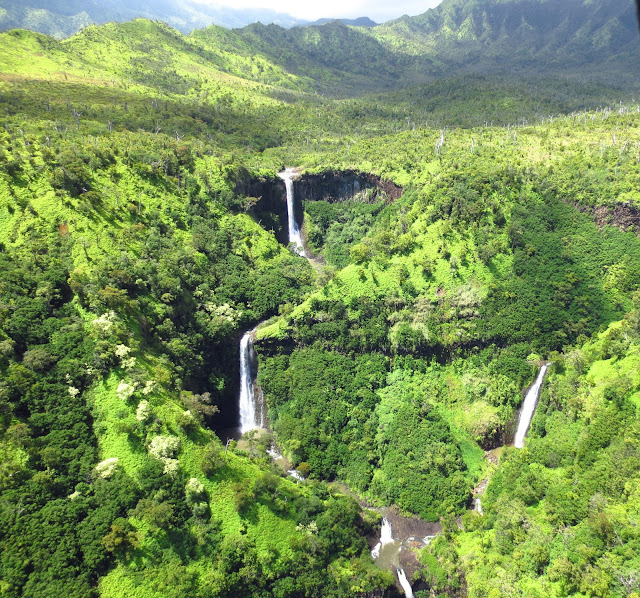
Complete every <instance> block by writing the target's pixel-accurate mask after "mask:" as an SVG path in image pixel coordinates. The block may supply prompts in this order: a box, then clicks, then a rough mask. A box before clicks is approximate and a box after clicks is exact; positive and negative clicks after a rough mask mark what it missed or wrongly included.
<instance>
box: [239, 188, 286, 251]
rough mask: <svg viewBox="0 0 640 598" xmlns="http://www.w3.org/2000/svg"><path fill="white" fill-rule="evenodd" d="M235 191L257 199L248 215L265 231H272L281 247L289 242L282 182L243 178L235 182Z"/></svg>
mask: <svg viewBox="0 0 640 598" xmlns="http://www.w3.org/2000/svg"><path fill="white" fill-rule="evenodd" d="M235 191H236V193H237V194H238V195H244V196H246V197H255V198H258V201H257V202H256V203H255V204H254V205H253V206H252V207H251V208H250V209H249V213H250V214H251V215H252V216H253V217H254V218H255V219H256V220H257V221H258V222H260V224H261V225H262V226H263V227H264V228H265V229H266V230H272V231H273V232H274V234H275V235H276V239H278V241H279V242H280V243H282V244H283V245H286V244H287V243H288V242H289V231H288V228H287V197H286V191H285V187H284V181H282V180H281V179H280V178H278V177H273V178H260V179H252V178H248V177H247V178H243V179H242V180H240V181H238V182H236V188H235Z"/></svg>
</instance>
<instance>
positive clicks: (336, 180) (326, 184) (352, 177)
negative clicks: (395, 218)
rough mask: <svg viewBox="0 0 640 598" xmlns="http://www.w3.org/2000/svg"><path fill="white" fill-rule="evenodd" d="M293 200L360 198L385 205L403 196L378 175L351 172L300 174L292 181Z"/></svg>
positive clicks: (332, 200) (391, 184)
mask: <svg viewBox="0 0 640 598" xmlns="http://www.w3.org/2000/svg"><path fill="white" fill-rule="evenodd" d="M294 185H295V192H296V197H297V198H299V199H301V200H307V201H318V200H324V201H329V202H340V201H347V200H350V199H360V200H362V201H366V202H369V203H373V202H374V201H379V200H380V199H383V200H384V201H386V202H387V203H390V202H392V201H395V200H396V199H398V198H399V197H400V196H401V195H402V191H403V190H402V187H399V186H398V185H396V184H395V183H393V182H391V181H385V180H382V179H381V178H380V177H379V176H377V175H374V174H369V173H358V172H354V171H344V172H332V171H327V172H323V173H321V174H303V175H301V176H300V177H299V178H298V179H297V180H296V181H295V184H294Z"/></svg>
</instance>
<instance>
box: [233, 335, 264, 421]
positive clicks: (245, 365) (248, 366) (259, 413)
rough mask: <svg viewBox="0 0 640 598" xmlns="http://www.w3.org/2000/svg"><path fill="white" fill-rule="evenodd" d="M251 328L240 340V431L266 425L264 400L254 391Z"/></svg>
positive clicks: (254, 358)
mask: <svg viewBox="0 0 640 598" xmlns="http://www.w3.org/2000/svg"><path fill="white" fill-rule="evenodd" d="M254 333H255V330H251V331H249V332H247V333H245V335H244V336H243V337H242V340H241V341H240V400H239V406H240V433H241V434H244V433H245V432H248V431H249V430H254V429H256V428H262V427H264V409H263V405H262V402H261V401H259V400H257V399H256V396H255V392H254V385H255V369H256V368H255V365H256V354H255V351H254V349H253V335H254Z"/></svg>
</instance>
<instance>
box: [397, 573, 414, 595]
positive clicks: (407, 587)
mask: <svg viewBox="0 0 640 598" xmlns="http://www.w3.org/2000/svg"><path fill="white" fill-rule="evenodd" d="M397 573H398V581H399V582H400V585H401V586H402V589H403V590H404V595H405V596H406V597H407V598H413V590H412V589H411V584H410V583H409V580H408V579H407V576H406V575H405V573H404V569H398V570H397Z"/></svg>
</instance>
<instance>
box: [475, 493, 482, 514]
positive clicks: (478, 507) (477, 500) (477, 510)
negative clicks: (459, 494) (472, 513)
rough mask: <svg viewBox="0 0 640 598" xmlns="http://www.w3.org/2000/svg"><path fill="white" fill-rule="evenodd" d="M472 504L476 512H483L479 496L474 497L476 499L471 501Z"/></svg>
mask: <svg viewBox="0 0 640 598" xmlns="http://www.w3.org/2000/svg"><path fill="white" fill-rule="evenodd" d="M473 504H474V508H475V510H476V512H477V513H479V514H480V515H483V514H484V512H483V511H482V500H480V497H476V499H475V500H474V501H473Z"/></svg>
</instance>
